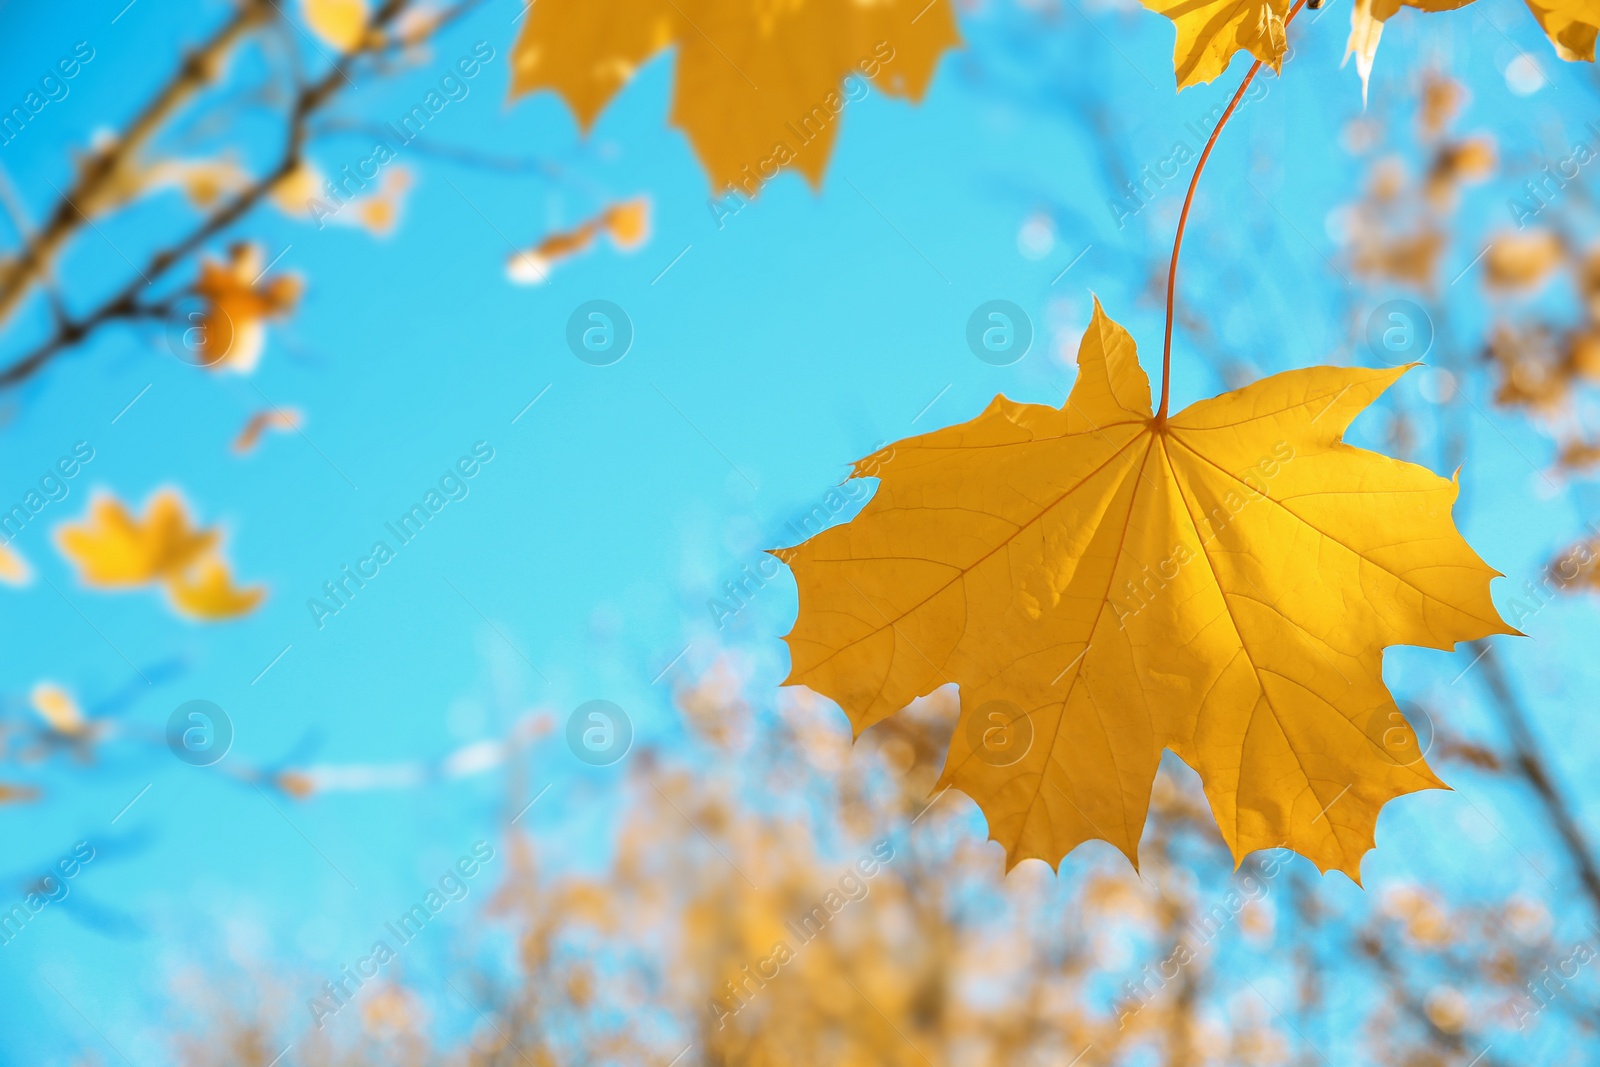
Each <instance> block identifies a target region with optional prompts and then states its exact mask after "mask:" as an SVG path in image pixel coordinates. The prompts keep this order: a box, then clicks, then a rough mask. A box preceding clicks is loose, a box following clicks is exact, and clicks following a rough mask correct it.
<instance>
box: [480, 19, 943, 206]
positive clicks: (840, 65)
mask: <svg viewBox="0 0 1600 1067" xmlns="http://www.w3.org/2000/svg"><path fill="white" fill-rule="evenodd" d="M958 41H959V36H958V34H957V32H956V24H955V16H954V14H953V12H952V10H951V5H950V3H949V2H948V0H933V2H932V3H929V2H928V0H875V2H872V3H862V2H860V0H616V2H614V3H605V4H602V3H596V2H595V0H540V2H539V3H537V4H535V5H533V7H532V8H531V9H530V10H529V12H528V17H527V22H526V24H525V25H524V26H523V28H522V32H521V34H520V35H519V36H518V38H517V43H516V45H515V46H514V47H513V48H512V51H511V95H512V96H513V97H516V96H520V95H522V94H524V93H531V92H537V91H539V90H542V89H552V90H554V91H555V92H557V93H559V94H561V96H562V97H564V98H565V99H566V101H567V104H568V105H569V106H570V107H571V108H572V110H573V112H574V113H575V114H576V115H577V118H578V122H579V124H580V125H581V126H582V127H583V128H584V129H585V130H587V129H588V128H589V127H590V126H592V125H593V123H594V120H595V119H596V118H597V117H598V116H599V114H600V112H601V111H602V110H603V109H604V108H605V106H606V104H607V103H609V102H610V100H611V98H612V97H613V96H614V95H615V94H616V93H617V91H618V90H619V89H621V88H622V86H623V85H625V84H627V82H628V81H629V80H630V79H632V77H633V76H634V74H635V73H636V72H637V71H638V69H639V67H640V66H641V65H643V64H644V63H645V62H646V61H648V60H649V59H650V58H651V57H653V56H655V55H656V54H657V53H659V52H661V51H663V50H664V49H666V48H669V47H673V46H676V48H677V51H678V56H677V73H676V85H675V88H674V91H673V99H672V116H671V118H672V123H673V125H675V126H677V127H679V128H680V129H682V130H683V131H684V133H686V134H687V135H688V137H689V142H690V144H691V145H693V147H694V150H695V153H696V155H698V156H699V157H700V160H701V162H702V163H703V164H704V165H705V167H706V170H707V171H709V172H710V175H711V181H712V184H713V186H714V187H716V188H717V189H719V190H723V189H726V188H728V187H729V186H733V187H737V188H738V189H740V190H742V191H743V192H744V193H745V195H747V196H754V195H755V192H756V190H757V189H759V187H760V185H761V183H762V182H765V181H766V180H768V179H769V178H771V177H772V176H773V175H775V174H776V173H777V170H778V168H780V167H785V166H789V167H794V168H795V169H797V170H799V171H800V172H801V173H802V174H804V175H805V176H806V178H807V179H809V180H810V182H811V184H812V185H813V186H816V185H818V184H820V182H821V181H822V174H823V171H824V170H825V169H826V167H827V164H828V157H829V155H830V153H831V152H832V149H833V142H834V138H835V136H836V135H837V133H838V126H839V121H840V120H841V119H842V117H843V112H844V111H845V110H846V109H847V107H848V105H849V103H850V102H851V101H853V100H858V99H860V98H861V95H864V94H857V93H856V92H854V91H852V86H853V84H856V83H849V82H847V81H846V79H847V78H850V77H852V76H853V77H854V78H856V79H857V82H858V83H859V79H861V78H863V77H864V78H868V79H870V80H871V81H872V82H873V84H874V85H876V86H877V87H878V88H879V89H881V90H883V91H884V92H886V93H889V94H891V95H894V96H904V97H909V98H910V99H912V100H917V99H920V98H921V96H922V94H923V92H924V91H925V90H926V89H927V86H928V82H929V81H930V80H931V79H932V77H933V70H934V67H935V65H936V64H937V63H938V60H939V56H940V54H941V53H943V52H944V50H945V49H947V48H950V47H951V46H953V45H955V44H956V43H958ZM861 84H862V88H863V89H864V88H865V86H864V83H861Z"/></svg>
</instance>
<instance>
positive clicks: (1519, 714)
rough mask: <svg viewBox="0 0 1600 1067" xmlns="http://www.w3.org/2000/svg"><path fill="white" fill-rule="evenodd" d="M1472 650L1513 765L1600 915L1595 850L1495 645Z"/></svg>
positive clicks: (1483, 644)
mask: <svg viewBox="0 0 1600 1067" xmlns="http://www.w3.org/2000/svg"><path fill="white" fill-rule="evenodd" d="M1473 648H1474V649H1475V651H1476V652H1477V653H1478V656H1479V668H1480V669H1481V670H1482V672H1483V681H1484V685H1485V686H1486V687H1487V688H1488V690H1489V695H1490V696H1491V697H1492V698H1493V704H1494V710H1495V714H1496V716H1497V717H1498V718H1499V719H1500V725H1501V726H1502V727H1503V728H1504V729H1505V732H1506V736H1507V739H1508V740H1509V741H1510V742H1511V754H1512V764H1513V766H1515V767H1516V769H1517V773H1519V774H1521V775H1522V777H1523V779H1524V780H1525V781H1526V782H1527V783H1528V787H1529V788H1530V789H1532V790H1533V792H1534V794H1535V795H1536V796H1538V798H1539V802H1540V803H1541V804H1543V805H1544V809H1545V814H1546V815H1547V816H1548V817H1549V819H1550V823H1551V825H1552V826H1554V827H1555V830H1556V834H1557V836H1559V837H1560V838H1561V843H1562V844H1563V845H1564V846H1566V850H1567V855H1568V857H1569V858H1570V859H1571V860H1572V865H1573V867H1574V868H1575V869H1576V870H1577V872H1578V881H1579V882H1580V883H1581V884H1582V885H1583V889H1584V892H1586V893H1587V894H1588V895H1589V900H1590V902H1591V903H1592V904H1593V905H1594V908H1595V911H1596V913H1597V914H1600V864H1597V863H1596V862H1595V856H1594V848H1593V846H1591V845H1590V844H1589V839H1588V838H1587V837H1585V836H1584V833H1583V830H1582V828H1581V827H1579V825H1578V820H1577V819H1576V818H1574V817H1573V814H1572V809H1571V808H1570V807H1569V806H1568V805H1567V802H1566V799H1565V798H1564V797H1563V796H1562V795H1561V790H1560V789H1559V788H1557V786H1556V783H1555V779H1554V777H1553V776H1552V775H1551V773H1550V770H1549V768H1548V766H1547V765H1546V762H1545V758H1544V755H1543V752H1542V751H1541V749H1540V747H1539V742H1538V740H1537V739H1536V738H1535V737H1534V736H1533V730H1532V728H1531V727H1529V725H1528V716H1527V713H1526V712H1524V711H1523V709H1522V703H1521V702H1520V701H1519V700H1518V699H1517V696H1516V693H1515V692H1513V691H1512V689H1511V684H1510V682H1509V681H1508V680H1507V678H1506V675H1505V670H1504V668H1502V667H1501V665H1500V660H1499V658H1498V655H1497V654H1496V652H1495V649H1494V646H1493V645H1491V644H1489V643H1488V642H1487V641H1474V642H1473Z"/></svg>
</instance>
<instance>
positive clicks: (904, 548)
mask: <svg viewBox="0 0 1600 1067" xmlns="http://www.w3.org/2000/svg"><path fill="white" fill-rule="evenodd" d="M1078 367H1079V373H1078V379H1077V382H1076V383H1075V385H1074V387H1073V390H1072V395H1071V397H1070V398H1069V399H1068V400H1067V402H1066V403H1065V404H1064V405H1063V406H1062V407H1061V408H1059V409H1056V408H1050V407H1045V406H1041V405H1033V404H1018V403H1014V402H1012V401H1010V400H1007V399H1005V398H1004V397H997V398H996V399H995V400H994V402H993V403H992V404H991V405H990V406H989V408H988V409H987V410H986V411H985V412H984V413H983V414H981V415H980V416H978V417H977V418H976V419H973V420H972V421H970V422H967V423H963V424H960V425H957V426H952V427H950V428H948V429H944V430H939V431H935V432H933V433H929V434H925V435H923V436H920V437H915V438H911V439H909V440H906V441H902V442H900V443H898V444H896V445H895V446H894V450H893V453H892V456H891V458H890V459H889V460H888V461H886V462H877V464H876V467H875V471H874V473H875V474H876V475H877V476H878V478H879V479H880V482H879V485H878V489H877V492H876V493H875V494H874V496H873V497H872V499H871V500H870V501H869V502H868V504H867V505H866V507H865V508H864V509H863V510H862V511H861V512H860V513H859V514H858V515H857V516H856V517H855V518H854V519H852V520H851V521H850V522H848V523H845V524H843V525H840V526H835V527H832V528H830V529H828V530H825V531H823V532H822V533H820V534H818V535H816V536H815V537H812V538H811V539H810V540H808V541H806V542H805V543H803V544H801V545H799V546H796V547H794V548H790V549H784V550H780V551H779V552H778V555H779V556H780V557H781V558H782V559H784V560H785V561H786V562H788V563H789V564H790V566H792V567H793V569H794V573H795V579H796V582H797V583H798V586H799V592H800V614H799V618H798V620H797V621H796V623H795V626H794V629H793V631H792V632H791V633H790V634H789V635H788V637H787V638H786V640H787V641H788V643H789V649H790V653H791V657H792V661H793V663H792V669H791V671H790V674H789V677H788V679H787V681H788V683H789V684H801V685H806V686H808V687H810V688H811V689H813V690H815V691H817V692H819V693H822V694H824V695H826V696H829V697H831V698H833V699H834V700H836V701H838V702H839V703H840V704H841V705H842V706H843V708H844V710H845V712H846V713H847V714H848V715H849V717H850V721H851V723H852V725H853V726H854V728H855V730H856V731H857V732H858V733H859V732H860V731H861V730H864V729H866V728H867V727H869V726H871V725H872V724H873V723H876V722H878V721H880V720H882V719H884V718H886V717H888V716H890V715H893V714H894V713H895V712H897V711H899V710H900V709H901V708H903V707H905V706H906V705H907V704H908V703H909V702H910V701H912V700H913V699H915V698H916V697H919V696H922V695H924V694H927V693H931V692H932V691H933V690H935V689H937V688H939V687H940V686H942V685H945V684H947V683H955V684H957V685H959V686H960V687H961V699H962V709H961V720H960V723H959V724H958V726H957V728H956V730H955V733H954V736H953V738H952V740H951V743H950V750H949V754H948V756H947V758H946V764H945V770H944V775H943V781H944V782H946V783H950V784H953V785H955V786H956V787H957V788H959V789H961V790H962V791H964V792H966V793H967V794H968V795H970V796H971V797H972V798H973V799H974V800H976V801H977V802H978V804H979V806H980V807H981V808H982V809H983V810H984V813H985V814H986V815H987V816H988V819H989V830H990V835H991V836H992V837H993V838H994V839H995V840H997V841H999V842H1000V843H1001V844H1002V845H1004V846H1005V849H1006V853H1007V859H1008V864H1015V863H1017V862H1018V861H1020V860H1022V859H1024V858H1026V857H1038V858H1041V859H1044V860H1046V861H1047V862H1049V863H1051V864H1052V865H1055V864H1057V863H1058V862H1059V861H1060V859H1061V858H1062V857H1063V856H1064V855H1065V854H1066V853H1067V852H1069V851H1070V850H1071V849H1073V848H1074V847H1076V846H1077V845H1078V844H1079V843H1081V842H1083V841H1085V840H1088V839H1090V838H1099V839H1102V840H1106V841H1109V842H1111V843H1112V844H1114V845H1115V846H1117V848H1119V849H1121V850H1122V852H1123V853H1124V854H1125V855H1126V856H1127V857H1128V858H1129V859H1130V860H1131V861H1134V862H1135V863H1136V862H1137V856H1138V843H1139V839H1140V836H1141V833H1142V830H1143V827H1144V822H1145V817H1146V812H1147V809H1148V805H1149V800H1150V794H1151V783H1152V781H1153V780H1154V778H1155V774H1156V769H1157V765H1158V763H1159V761H1160V758H1161V752H1162V750H1163V749H1166V748H1170V749H1172V750H1173V751H1174V752H1176V753H1177V754H1178V755H1179V756H1180V757H1182V758H1183V759H1184V761H1185V762H1187V763H1188V764H1189V765H1190V766H1192V767H1193V768H1195V770H1196V771H1198V772H1199V775H1200V778H1201V780H1202V782H1203V783H1204V785H1205V789H1206V796H1207V798H1208V799H1209V801H1210V804H1211V808H1212V813H1213V815H1214V816H1215V818H1216V821H1217V824H1218V826H1219V828H1220V829H1221V831H1222V836H1223V838H1224V839H1225V840H1226V841H1227V843H1228V845H1229V847H1230V849H1231V850H1232V851H1233V854H1234V857H1235V859H1236V860H1241V859H1242V858H1243V857H1244V855H1245V854H1246V853H1248V852H1251V851H1253V850H1256V849H1263V848H1271V847H1276V846H1285V845H1286V846H1288V847H1290V848H1293V849H1294V850H1295V851H1297V852H1299V853H1301V854H1302V855H1304V856H1306V857H1308V858H1309V859H1311V860H1312V861H1313V862H1315V863H1316V864H1317V865H1318V867H1319V868H1321V869H1323V870H1328V869H1334V868H1336V869H1338V870H1341V871H1344V872H1345V873H1347V874H1348V875H1350V877H1351V878H1353V879H1358V880H1359V877H1360V862H1361V857H1362V855H1363V854H1364V853H1365V852H1366V851H1367V850H1368V849H1370V848H1371V847H1372V844H1373V830H1374V827H1375V825H1376V822H1377V817H1378V812H1379V809H1380V808H1382V806H1383V805H1384V804H1385V803H1386V802H1387V801H1389V800H1391V799H1393V798H1394V797H1396V796H1399V795H1402V794H1405V793H1410V792H1413V791H1416V790H1419V789H1428V788H1439V787H1440V786H1441V783H1440V781H1439V780H1438V779H1437V778H1436V777H1435V776H1434V775H1433V772H1432V771H1431V770H1429V769H1428V766H1427V764H1426V762H1425V761H1424V760H1423V757H1422V753H1421V751H1420V750H1419V748H1418V745H1417V741H1416V738H1415V736H1414V734H1413V733H1412V731H1411V730H1410V728H1409V727H1408V726H1407V725H1406V724H1405V720H1404V718H1403V717H1402V716H1401V715H1400V713H1399V711H1398V709H1397V708H1396V706H1395V703H1394V700H1393V698H1392V697H1391V696H1390V695H1389V692H1388V690H1387V689H1386V688H1385V686H1384V683H1383V649H1384V648H1385V647H1386V646H1388V645H1393V644H1417V645H1425V646H1428V647H1433V648H1450V647H1452V646H1453V645H1454V644H1455V643H1456V642H1458V641H1463V640H1470V639H1473V638H1478V637H1482V636H1484V635H1487V634H1492V633H1512V632H1514V631H1512V630H1511V628H1510V627H1508V626H1507V625H1506V624H1505V623H1504V622H1503V621H1502V620H1501V618H1500V616H1499V614H1498V613H1497V612H1496V611H1495V608H1494V605H1493V604H1492V602H1491V601H1490V598H1489V580H1490V578H1492V577H1494V576H1495V573H1496V572H1495V571H1493V570H1491V569H1490V568H1489V567H1488V566H1487V565H1486V564H1484V562H1483V561H1482V560H1480V559H1479V558H1478V556H1477V555H1476V554H1475V553H1474V552H1473V551H1472V549H1471V548H1470V547H1469V546H1468V545H1467V543H1466V542H1465V541H1464V540H1463V539H1462V538H1461V535H1460V534H1459V533H1458V532H1457V531H1456V529H1455V526H1454V524H1453V522H1452V520H1451V514H1450V513H1451V507H1452V505H1453V503H1454V501H1455V498H1456V492H1457V487H1456V484H1455V483H1454V482H1453V481H1451V480H1448V479H1444V478H1440V477H1438V476H1436V475H1434V474H1433V473H1431V472H1430V471H1427V470H1425V469H1424V468H1421V467H1417V466H1413V465H1411V464H1407V463H1402V462H1399V461H1397V460H1393V459H1390V458H1388V457H1385V456H1382V455H1378V454H1376V453H1372V452H1367V451H1364V450H1361V449H1357V448H1354V447H1352V446H1350V445H1347V444H1345V443H1344V442H1343V440H1342V434H1343V432H1344V430H1345V428H1346V427H1347V426H1348V425H1349V423H1350V421H1351V420H1352V419H1354V418H1355V416H1356V415H1357V414H1359V413H1360V412H1361V411H1362V410H1363V409H1364V408H1366V407H1367V406H1368V405H1369V404H1371V403H1372V402H1373V401H1374V400H1376V399H1377V397H1378V396H1379V395H1380V394H1381V393H1382V392H1383V391H1384V390H1385V389H1386V388H1388V386H1389V385H1390V384H1392V383H1393V382H1394V381H1395V380H1396V379H1397V378H1398V377H1399V376H1400V375H1401V374H1402V373H1404V370H1405V368H1393V369H1384V370H1368V369H1363V368H1351V367H1343V368H1341V367H1314V368H1310V369H1305V370H1294V371H1288V372H1286V373H1283V374H1278V375H1275V376H1273V377H1270V378H1267V379H1265V380H1263V381H1259V382H1256V383H1255V384H1254V385H1251V386H1248V387H1246V388H1244V389H1240V390H1237V391H1234V392H1230V393H1225V394H1223V395H1221V396H1218V397H1215V398H1213V399H1210V400H1202V401H1200V402H1198V403H1196V404H1194V405H1192V406H1191V407H1189V408H1188V409H1186V410H1184V411H1182V412H1180V413H1179V414H1177V415H1175V416H1172V417H1171V418H1169V419H1165V420H1163V419H1158V418H1155V417H1153V415H1152V412H1151V406H1150V386H1149V381H1148V379H1147V378H1146V377H1145V374H1144V371H1143V370H1142V369H1141V368H1140V366H1139V363H1138V358H1137V355H1136V353H1135V350H1134V343H1133V339H1132V338H1131V337H1130V336H1129V335H1128V334H1127V332H1126V331H1124V330H1123V329H1122V328H1121V327H1120V326H1118V325H1117V324H1115V323H1114V322H1112V321H1111V320H1110V319H1108V318H1107V317H1106V316H1105V314H1104V312H1103V311H1102V310H1101V309H1100V307H1099V305H1098V303H1097V304H1096V306H1095V311H1094V318H1093V321H1092V323H1091V324H1090V326H1089V329H1088V331H1087V333H1086V334H1085V335H1084V338H1083V343H1082V345H1081V347H1080V349H1079V354H1078ZM863 473H864V472H863V470H862V467H861V465H860V464H858V465H857V467H856V470H855V472H854V476H856V477H861V476H863Z"/></svg>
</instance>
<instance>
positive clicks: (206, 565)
mask: <svg viewBox="0 0 1600 1067" xmlns="http://www.w3.org/2000/svg"><path fill="white" fill-rule="evenodd" d="M167 595H168V596H170V597H171V598H172V603H173V606H175V607H176V608H177V609H178V610H179V611H181V612H183V613H184V614H185V615H189V616H192V617H194V618H196V619H201V620H204V621H207V622H212V621H215V620H218V619H231V618H234V617H235V616H238V615H244V614H246V613H248V612H251V611H254V610H255V608H256V606H257V605H259V604H260V603H261V601H262V600H263V599H264V598H265V597H266V595H267V591H266V589H265V588H264V587H263V586H259V585H253V586H248V587H241V586H236V585H234V584H233V576H232V575H231V574H229V573H228V566H227V564H225V563H223V562H222V561H221V560H219V559H217V558H216V557H215V556H209V557H207V558H206V559H204V560H202V561H201V562H200V563H199V564H198V565H196V566H195V567H194V568H193V569H192V570H190V571H187V572H184V573H182V574H177V575H174V576H173V577H172V578H171V580H169V581H168V582H167Z"/></svg>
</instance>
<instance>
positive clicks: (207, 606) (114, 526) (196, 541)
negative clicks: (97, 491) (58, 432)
mask: <svg viewBox="0 0 1600 1067" xmlns="http://www.w3.org/2000/svg"><path fill="white" fill-rule="evenodd" d="M56 539H57V543H58V544H59V545H60V547H61V552H62V555H64V556H66V558H67V559H68V561H69V562H71V563H73V564H74V565H75V566H76V567H77V568H78V572H79V576H80V577H81V578H82V579H83V581H84V582H85V583H86V584H88V585H89V586H91V587H100V588H107V589H129V588H138V587H140V586H146V585H158V586H161V587H162V588H164V589H165V590H166V592H167V595H168V596H169V597H170V598H171V600H172V602H173V605H174V606H175V607H177V608H178V610H179V611H181V612H183V613H185V614H187V615H191V616H194V617H196V618H199V619H205V620H214V619H223V618H231V617H233V616H236V615H242V614H245V613H246V612H248V611H250V610H252V609H253V608H255V607H256V605H258V604H259V603H260V602H261V600H262V598H263V597H264V596H265V590H264V589H262V588H261V587H259V586H255V587H251V588H248V589H239V588H237V587H235V586H234V585H233V584H232V579H231V578H230V577H229V574H228V568H227V565H226V564H225V563H223V561H222V559H221V556H220V554H219V547H220V541H221V535H220V534H219V533H218V532H217V531H216V530H215V529H210V530H203V529H199V528H198V527H192V526H191V525H190V523H189V516H188V513H187V511H186V510H185V508H184V505H183V498H182V497H180V496H179V495H178V494H177V492H175V491H174V490H171V489H164V490H161V491H160V492H158V493H157V494H156V495H155V496H154V497H152V498H151V500H150V502H149V504H148V505H147V506H146V509H145V517H144V518H143V519H142V520H141V519H139V518H137V517H135V516H134V515H133V514H132V513H131V512H129V511H128V509H127V508H125V507H124V506H123V505H122V503H121V502H120V501H119V500H117V499H116V498H115V497H112V496H109V495H104V494H102V495H97V496H96V497H95V498H94V500H93V501H92V502H91V504H90V506H89V514H88V515H87V516H86V517H85V518H84V520H83V521H82V522H80V523H76V524H73V523H69V524H67V525H65V526H62V527H61V528H60V529H59V530H58V531H57V534H56Z"/></svg>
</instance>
